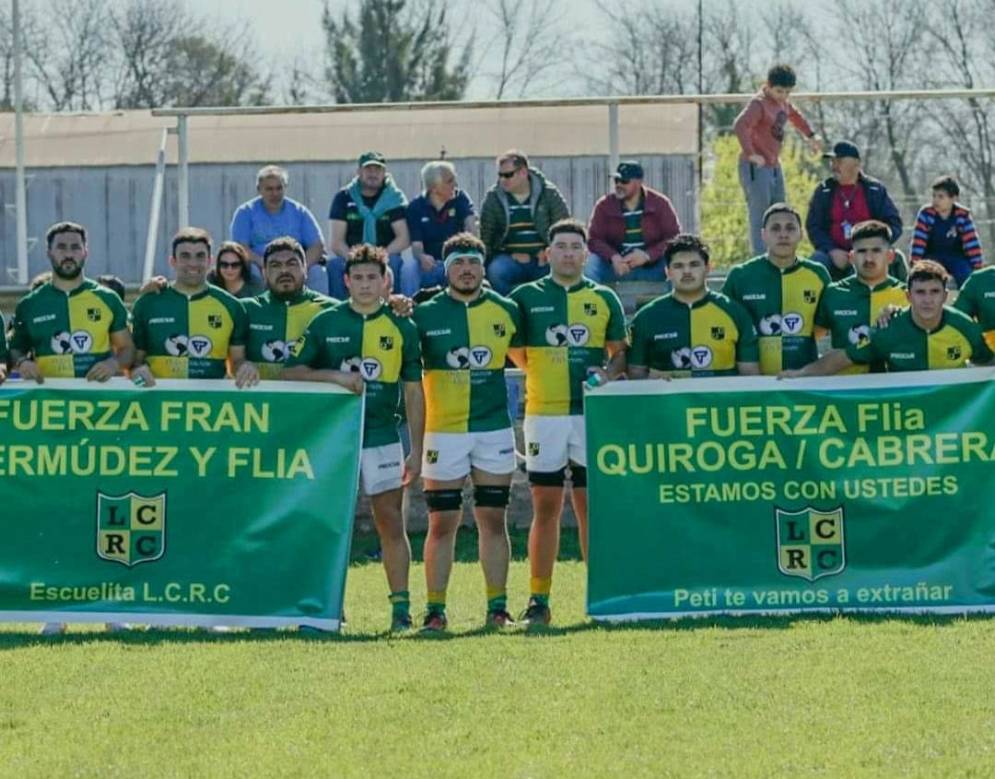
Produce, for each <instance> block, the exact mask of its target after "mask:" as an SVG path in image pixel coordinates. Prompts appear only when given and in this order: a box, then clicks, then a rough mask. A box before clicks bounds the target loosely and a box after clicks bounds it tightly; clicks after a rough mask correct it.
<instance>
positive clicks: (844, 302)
mask: <svg viewBox="0 0 995 779" xmlns="http://www.w3.org/2000/svg"><path fill="white" fill-rule="evenodd" d="M908 304H909V301H908V298H906V296H905V286H904V285H903V284H902V282H900V281H899V280H898V279H895V278H892V277H891V276H888V277H887V278H886V279H885V280H884V281H882V282H881V283H880V284H878V285H876V286H875V287H874V288H873V289H871V288H870V287H868V286H867V285H866V284H865V283H864V282H862V281H860V279H858V278H857V277H856V276H847V277H846V278H845V279H842V280H841V281H837V282H835V283H833V284H830V285H829V286H828V287H826V291H825V292H823V293H822V300H820V301H819V310H818V311H816V313H815V323H816V324H817V325H818V326H819V327H824V328H825V329H826V330H828V331H829V333H830V335H831V336H832V343H833V348H834V349H846V348H847V347H848V346H849V345H850V344H859V343H860V342H861V341H862V340H863V339H865V338H867V337H868V336H869V335H870V332H871V328H872V327H873V326H874V324H875V323H876V322H877V320H878V316H879V315H880V314H881V311H882V310H884V308H885V307H886V306H890V305H893V306H899V307H903V308H904V307H905V306H907V305H908ZM868 370H870V371H872V372H874V373H879V372H880V371H882V370H884V366H883V365H881V364H877V365H852V366H851V367H849V368H847V369H846V370H844V371H840V373H867V372H868Z"/></svg>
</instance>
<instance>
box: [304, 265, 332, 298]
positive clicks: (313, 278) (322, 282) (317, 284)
mask: <svg viewBox="0 0 995 779" xmlns="http://www.w3.org/2000/svg"><path fill="white" fill-rule="evenodd" d="M307 288H308V289H313V290H314V291H315V292H320V293H321V294H322V295H327V294H328V271H327V270H326V268H325V266H324V265H321V264H319V263H315V264H314V265H312V266H311V267H310V268H308V269H307Z"/></svg>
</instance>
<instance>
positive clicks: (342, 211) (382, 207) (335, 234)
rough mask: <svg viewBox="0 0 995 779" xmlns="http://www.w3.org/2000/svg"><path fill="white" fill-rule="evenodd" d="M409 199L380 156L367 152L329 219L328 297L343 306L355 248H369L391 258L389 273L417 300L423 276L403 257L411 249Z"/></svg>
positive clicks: (404, 292)
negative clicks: (347, 270)
mask: <svg viewBox="0 0 995 779" xmlns="http://www.w3.org/2000/svg"><path fill="white" fill-rule="evenodd" d="M407 205H408V199H407V198H406V197H405V196H404V193H403V192H402V191H401V190H400V189H398V187H397V185H396V184H395V183H394V180H393V178H391V176H390V174H389V173H388V172H387V161H386V160H385V159H384V156H383V155H382V154H380V152H376V151H368V152H365V153H364V154H362V155H361V156H360V158H359V165H358V169H357V171H356V177H355V178H354V179H353V180H352V181H350V182H349V184H348V185H347V186H346V187H344V188H343V189H340V190H339V191H338V192H337V193H336V195H335V197H334V199H333V200H332V207H331V209H330V210H329V213H328V219H329V228H328V234H329V242H328V249H329V255H331V256H330V258H329V260H328V293H329V294H330V295H331V296H332V297H334V298H338V299H339V300H345V299H346V298H347V297H348V292H347V291H346V288H345V281H344V274H345V258H346V257H348V256H349V250H350V248H351V247H353V246H357V245H359V244H362V243H368V244H371V245H373V246H380V247H383V248H384V249H386V250H387V254H389V255H390V267H391V270H392V271H393V272H394V278H395V279H396V280H397V285H398V291H399V292H400V293H401V294H402V295H407V296H409V297H413V296H414V294H415V293H416V292H417V291H418V290H419V289H420V287H421V270H420V268H419V264H418V261H417V260H415V259H414V257H411V256H407V257H402V256H401V252H403V251H404V250H405V249H407V248H408V247H409V246H410V245H411V239H410V236H409V233H408V223H407V220H406V219H405V213H406V210H407Z"/></svg>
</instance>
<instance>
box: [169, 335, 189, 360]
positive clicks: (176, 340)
mask: <svg viewBox="0 0 995 779" xmlns="http://www.w3.org/2000/svg"><path fill="white" fill-rule="evenodd" d="M187 340H189V339H187V337H186V336H185V335H183V334H182V333H180V334H178V335H171V336H169V337H168V338H167V339H166V341H165V346H166V351H167V352H169V354H171V355H173V357H186V356H187Z"/></svg>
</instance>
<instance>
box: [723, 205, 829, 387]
mask: <svg viewBox="0 0 995 779" xmlns="http://www.w3.org/2000/svg"><path fill="white" fill-rule="evenodd" d="M762 223H763V230H762V231H761V235H762V236H763V240H764V245H765V246H766V247H767V253H766V254H761V255H760V256H759V257H754V258H753V259H752V260H747V261H746V262H744V263H743V264H742V265H737V266H736V267H734V268H733V269H732V270H730V271H729V275H728V277H726V283H725V286H724V287H723V288H722V292H723V293H724V294H725V295H728V296H729V297H730V298H732V299H733V300H735V301H736V302H737V303H740V304H741V305H742V306H743V307H744V308H745V309H746V310H747V311H748V312H749V314H750V318H751V319H752V320H753V324H754V326H755V327H756V328H757V333H758V334H759V344H760V372H761V373H763V374H764V375H765V376H773V375H777V374H778V373H779V372H780V371H781V370H783V369H786V368H800V367H802V366H803V365H806V364H808V363H810V362H812V361H813V360H814V359H815V358H816V357H817V356H818V351H817V348H816V344H815V312H816V309H817V308H818V306H819V300H820V298H821V297H822V293H823V291H824V290H825V289H826V287H828V286H829V283H830V279H829V271H827V270H826V268H825V267H824V266H823V265H821V264H819V263H817V262H812V261H811V260H806V259H803V258H800V257H799V256H798V254H797V252H798V244H799V243H801V240H802V223H801V215H800V214H799V213H798V211H797V210H795V209H794V208H792V207H791V206H789V205H788V204H787V203H775V204H774V205H772V206H771V207H770V208H768V209H767V210H766V211H765V212H764V215H763V222H762Z"/></svg>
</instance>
